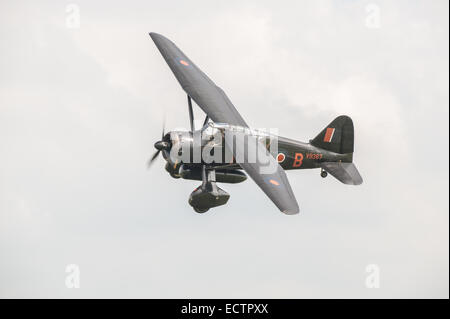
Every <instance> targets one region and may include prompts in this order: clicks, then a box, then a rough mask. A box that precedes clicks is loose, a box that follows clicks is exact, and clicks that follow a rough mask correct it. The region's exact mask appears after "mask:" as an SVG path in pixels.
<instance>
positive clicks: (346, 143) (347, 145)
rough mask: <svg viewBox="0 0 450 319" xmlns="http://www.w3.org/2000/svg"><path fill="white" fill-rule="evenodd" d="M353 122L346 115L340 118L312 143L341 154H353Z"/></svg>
mask: <svg viewBox="0 0 450 319" xmlns="http://www.w3.org/2000/svg"><path fill="white" fill-rule="evenodd" d="M353 139H354V133H353V121H352V119H351V118H350V117H348V116H346V115H341V116H338V117H337V118H335V119H334V120H333V122H331V123H330V124H328V126H327V127H326V128H325V129H324V130H323V131H322V132H320V134H319V135H317V136H316V137H315V138H314V139H313V140H311V141H310V143H311V144H312V145H314V146H316V147H320V148H322V149H325V150H327V151H331V152H334V153H339V154H348V153H353Z"/></svg>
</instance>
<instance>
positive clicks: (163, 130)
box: [161, 113, 166, 141]
mask: <svg viewBox="0 0 450 319" xmlns="http://www.w3.org/2000/svg"><path fill="white" fill-rule="evenodd" d="M165 131H166V113H164V117H163V126H162V135H161V141H162V140H163V139H164V135H166V133H165Z"/></svg>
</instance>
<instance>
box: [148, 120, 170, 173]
mask: <svg viewBox="0 0 450 319" xmlns="http://www.w3.org/2000/svg"><path fill="white" fill-rule="evenodd" d="M165 122H166V121H165V120H164V121H163V129H162V134H161V140H160V141H157V142H156V143H155V144H154V147H155V148H156V152H155V153H154V154H153V156H152V157H151V158H150V159H149V160H148V162H147V168H150V166H151V165H152V164H153V162H154V161H155V160H156V159H157V158H158V155H159V153H161V151H163V150H166V151H169V150H170V147H171V145H170V141H167V140H165V139H164V135H165V132H164V131H165V126H166V125H165Z"/></svg>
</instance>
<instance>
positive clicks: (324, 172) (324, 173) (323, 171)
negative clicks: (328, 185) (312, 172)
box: [320, 168, 328, 178]
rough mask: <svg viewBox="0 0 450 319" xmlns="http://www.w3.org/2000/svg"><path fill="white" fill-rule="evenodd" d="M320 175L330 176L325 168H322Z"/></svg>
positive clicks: (323, 176)
mask: <svg viewBox="0 0 450 319" xmlns="http://www.w3.org/2000/svg"><path fill="white" fill-rule="evenodd" d="M320 176H322V178H325V177H327V176H328V173H327V171H325V170H324V169H323V168H322V169H321V170H320Z"/></svg>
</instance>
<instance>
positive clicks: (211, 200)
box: [189, 165, 230, 214]
mask: <svg viewBox="0 0 450 319" xmlns="http://www.w3.org/2000/svg"><path fill="white" fill-rule="evenodd" d="M202 181H203V182H202V185H200V186H199V187H197V188H196V189H195V190H194V191H193V192H192V193H191V196H189V205H191V206H192V208H193V209H194V211H196V212H197V213H199V214H203V213H206V212H207V211H208V210H209V209H210V208H213V207H217V206H221V205H225V204H226V203H227V201H228V199H229V198H230V195H229V194H228V193H227V192H225V191H224V190H223V189H221V188H220V187H219V186H217V185H216V171H215V170H213V169H208V170H207V169H206V166H205V165H203V167H202Z"/></svg>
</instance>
